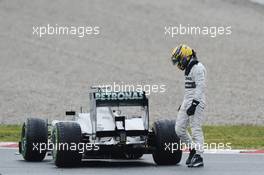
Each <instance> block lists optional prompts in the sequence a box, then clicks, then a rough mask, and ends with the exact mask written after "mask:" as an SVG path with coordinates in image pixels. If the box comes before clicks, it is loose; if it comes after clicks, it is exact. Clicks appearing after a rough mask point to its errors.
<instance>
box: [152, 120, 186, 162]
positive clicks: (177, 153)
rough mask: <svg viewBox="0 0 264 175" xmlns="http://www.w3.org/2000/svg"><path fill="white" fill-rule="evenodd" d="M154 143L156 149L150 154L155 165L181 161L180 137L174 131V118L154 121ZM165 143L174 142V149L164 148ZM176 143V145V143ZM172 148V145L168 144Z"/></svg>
mask: <svg viewBox="0 0 264 175" xmlns="http://www.w3.org/2000/svg"><path fill="white" fill-rule="evenodd" d="M153 132H154V144H155V147H156V150H155V151H154V153H153V154H152V156H153V159H154V161H155V163H156V164H157V165H175V164H177V163H179V162H180V161H181V157H182V151H181V149H180V139H179V137H178V136H177V135H176V133H175V121H174V120H159V121H156V122H155V123H154V126H153ZM166 144H167V145H168V144H170V145H172V144H174V148H175V147H176V146H177V147H176V150H174V151H173V152H172V150H168V149H166ZM176 144H177V145H176ZM170 148H172V146H170Z"/></svg>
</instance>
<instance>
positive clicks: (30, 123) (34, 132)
mask: <svg viewBox="0 0 264 175" xmlns="http://www.w3.org/2000/svg"><path fill="white" fill-rule="evenodd" d="M47 142H48V125H47V123H46V122H45V121H44V120H42V119H38V118H28V119H27V120H26V122H24V123H23V126H22V132H21V142H20V143H21V144H20V152H21V154H22V156H23V158H24V159H25V160H26V161H33V162H34V161H35V162H38V161H42V160H43V159H44V158H45V155H46V152H47V149H45V150H43V151H40V149H39V148H40V145H43V144H45V145H44V146H45V148H47V147H48V143H47Z"/></svg>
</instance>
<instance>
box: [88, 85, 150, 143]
mask: <svg viewBox="0 0 264 175" xmlns="http://www.w3.org/2000/svg"><path fill="white" fill-rule="evenodd" d="M89 95H90V96H89V97H90V115H91V120H92V135H93V138H94V139H96V126H97V110H96V109H97V107H120V106H142V107H144V109H145V116H144V128H145V130H146V131H147V130H148V128H149V104H148V98H147V97H146V94H145V92H144V91H127V92H124V91H117V92H115V91H110V90H109V88H108V87H104V88H101V87H91V92H90V94H89Z"/></svg>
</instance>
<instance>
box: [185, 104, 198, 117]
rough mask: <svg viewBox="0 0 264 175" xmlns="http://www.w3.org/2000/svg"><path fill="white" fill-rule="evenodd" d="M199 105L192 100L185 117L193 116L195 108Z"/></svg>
mask: <svg viewBox="0 0 264 175" xmlns="http://www.w3.org/2000/svg"><path fill="white" fill-rule="evenodd" d="M199 103H200V102H199V101H197V100H193V101H192V105H191V106H190V107H189V108H188V109H187V115H189V116H190V115H194V113H195V109H196V106H198V104H199Z"/></svg>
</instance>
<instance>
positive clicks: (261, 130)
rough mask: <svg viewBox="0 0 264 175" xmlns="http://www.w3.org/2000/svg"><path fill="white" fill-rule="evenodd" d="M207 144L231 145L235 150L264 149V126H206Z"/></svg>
mask: <svg viewBox="0 0 264 175" xmlns="http://www.w3.org/2000/svg"><path fill="white" fill-rule="evenodd" d="M204 133H205V142H206V143H214V142H215V143H220V142H222V143H231V147H232V148H233V149H234V148H236V149H264V126H250V125H242V126H241V125H237V126H205V127H204Z"/></svg>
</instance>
